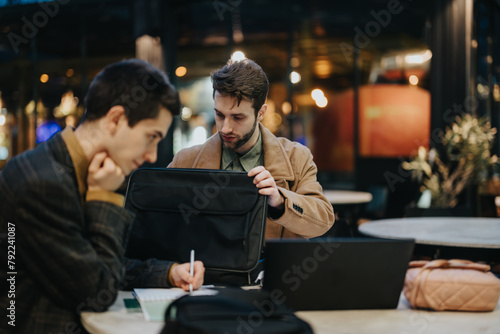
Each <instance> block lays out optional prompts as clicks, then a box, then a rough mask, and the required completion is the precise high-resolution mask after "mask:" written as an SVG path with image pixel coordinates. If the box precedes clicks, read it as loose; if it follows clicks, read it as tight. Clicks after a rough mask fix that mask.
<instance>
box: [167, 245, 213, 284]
mask: <svg viewBox="0 0 500 334" xmlns="http://www.w3.org/2000/svg"><path fill="white" fill-rule="evenodd" d="M191 268H192V269H191ZM191 270H192V271H191ZM171 271H172V272H171V274H172V281H173V283H174V286H175V287H179V288H182V289H183V290H184V291H191V289H190V285H191V286H192V289H193V290H197V289H199V288H200V287H201V286H202V285H203V278H204V276H205V267H204V266H203V262H201V261H195V260H194V252H193V253H192V261H190V262H187V263H181V264H178V265H176V266H174V267H172V269H171Z"/></svg>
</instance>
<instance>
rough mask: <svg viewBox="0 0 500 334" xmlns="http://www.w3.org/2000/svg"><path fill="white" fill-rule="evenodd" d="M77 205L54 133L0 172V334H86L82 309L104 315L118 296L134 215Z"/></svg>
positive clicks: (95, 204)
mask: <svg viewBox="0 0 500 334" xmlns="http://www.w3.org/2000/svg"><path fill="white" fill-rule="evenodd" d="M82 203H83V202H82V198H81V196H80V193H79V191H78V185H77V180H76V175H75V168H74V166H73V163H72V161H71V158H70V156H69V153H68V150H67V148H66V145H65V143H64V141H63V139H62V137H61V135H60V134H56V135H55V136H54V137H53V138H52V139H51V140H49V141H48V142H47V143H44V144H42V145H40V146H38V147H37V148H35V149H33V150H30V151H27V152H25V153H23V154H21V155H19V156H16V157H14V158H12V159H11V160H10V161H9V162H8V163H7V165H6V166H5V168H4V169H3V170H2V171H1V172H0V260H1V261H0V262H1V271H0V280H1V282H2V286H4V287H5V288H2V293H1V295H0V309H1V320H0V322H1V323H0V332H2V333H5V332H15V333H44V334H45V333H53V334H56V333H57V334H59V333H85V332H86V331H85V329H84V328H83V327H82V325H81V323H80V316H79V314H80V312H81V311H84V310H91V311H97V312H99V311H104V310H106V309H107V308H108V307H109V306H110V305H111V304H112V303H113V302H114V300H115V299H116V295H117V288H118V284H119V282H120V281H121V280H122V276H123V272H124V269H123V268H124V266H123V252H124V250H123V246H122V245H123V239H124V235H125V234H127V233H128V230H129V227H130V225H131V222H132V219H133V216H132V215H131V214H130V213H128V212H127V211H126V210H125V209H123V208H121V207H118V206H116V205H114V204H111V203H107V202H101V201H90V202H86V203H85V204H84V206H82ZM9 238H10V239H9ZM9 246H14V247H15V248H13V247H9ZM8 250H9V251H10V252H8ZM13 251H14V252H13ZM9 255H10V256H11V257H10V259H11V262H10V263H8V256H9ZM13 256H14V257H13ZM8 265H12V267H8ZM10 272H14V273H15V274H10ZM6 281H7V282H8V284H7V285H6V284H5V282H6ZM13 303H14V304H13ZM11 305H14V306H15V307H14V311H12V306H11ZM9 307H10V308H11V310H8V308H9ZM5 312H7V314H5ZM12 315H14V316H15V318H14V319H15V322H14V324H15V327H13V326H12V325H11V324H13V323H12V322H11V321H12V319H13V317H12ZM9 316H10V317H9ZM9 322H11V324H9Z"/></svg>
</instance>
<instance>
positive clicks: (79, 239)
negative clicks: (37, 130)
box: [0, 60, 204, 334]
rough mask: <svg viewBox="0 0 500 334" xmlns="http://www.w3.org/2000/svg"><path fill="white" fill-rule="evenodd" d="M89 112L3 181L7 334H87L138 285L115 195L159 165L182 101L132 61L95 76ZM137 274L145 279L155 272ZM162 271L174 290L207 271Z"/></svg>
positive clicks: (1, 274)
mask: <svg viewBox="0 0 500 334" xmlns="http://www.w3.org/2000/svg"><path fill="white" fill-rule="evenodd" d="M85 106H86V112H85V115H84V119H83V121H82V123H81V124H80V126H79V127H78V128H77V129H76V130H73V129H71V128H66V129H65V130H64V131H62V133H58V134H56V135H55V136H54V137H53V138H52V139H50V140H49V141H48V142H47V143H44V144H42V145H40V146H38V147H37V148H35V149H33V150H31V151H28V152H25V153H23V154H21V155H19V156H16V157H14V158H12V159H11V160H10V161H9V162H8V163H7V165H6V166H5V168H4V169H3V170H2V171H1V172H0V245H1V247H0V259H1V261H0V262H1V266H2V270H1V271H0V280H1V281H2V286H4V287H5V288H2V293H1V295H0V308H1V309H2V313H1V315H2V316H1V320H0V332H2V333H5V332H16V333H54V334H55V333H84V332H85V329H84V328H83V327H82V325H81V323H80V317H79V314H80V312H81V311H84V310H91V311H96V312H100V311H104V310H106V309H107V308H108V307H109V306H110V305H111V304H112V303H113V302H114V300H115V299H116V296H117V289H118V288H119V286H120V285H121V284H123V283H125V284H127V283H130V281H129V282H127V281H126V280H127V278H126V277H125V282H124V272H125V270H124V264H123V261H124V259H123V253H124V249H123V244H124V240H125V239H126V235H127V233H128V230H129V227H130V224H131V222H132V219H133V217H132V215H131V214H130V213H128V212H127V211H126V210H125V209H124V208H123V196H121V195H119V194H117V193H115V190H116V189H117V188H118V187H119V186H120V185H121V184H122V183H123V181H124V178H125V176H126V175H128V174H129V173H130V172H131V171H132V170H134V169H135V168H137V167H138V166H140V165H141V164H142V163H143V162H145V161H148V162H154V161H155V160H156V154H157V144H158V142H159V141H160V140H161V138H162V137H164V136H165V135H166V132H167V129H168V127H169V126H170V124H171V122H172V117H173V115H176V114H178V113H179V97H178V94H177V92H176V90H175V89H174V88H173V86H172V85H171V84H170V83H169V82H168V79H167V78H166V76H165V75H164V74H163V73H161V72H160V71H159V70H157V69H155V68H154V67H153V66H151V65H149V64H148V63H146V62H143V61H139V60H127V61H122V62H119V63H116V64H112V65H110V66H108V67H106V68H105V69H104V70H103V71H102V72H101V73H99V74H98V75H97V77H96V78H95V79H94V80H93V82H92V83H91V85H90V87H89V91H88V93H87V96H86V98H85ZM137 266H138V267H141V266H142V267H141V268H140V269H141V270H142V271H146V272H147V263H138V264H137ZM172 268H173V267H172ZM164 269H165V274H166V275H165V276H167V277H168V279H169V283H170V284H171V285H175V286H180V287H183V288H184V289H187V288H188V286H189V284H190V283H192V284H193V285H194V287H195V288H198V287H199V286H200V285H201V284H202V281H203V270H204V269H203V265H202V264H201V263H200V262H197V263H196V265H195V275H194V277H191V276H190V275H189V264H181V265H177V266H175V270H174V269H172V270H170V266H167V267H166V268H164ZM141 270H139V271H138V272H139V273H140V272H141ZM128 279H129V280H134V279H136V278H135V277H132V278H128ZM6 282H7V284H5V283H6ZM5 313H6V314H5Z"/></svg>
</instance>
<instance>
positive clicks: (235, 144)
mask: <svg viewBox="0 0 500 334" xmlns="http://www.w3.org/2000/svg"><path fill="white" fill-rule="evenodd" d="M212 82H213V88H214V93H213V94H214V109H215V121H216V125H217V130H218V132H217V133H216V134H215V135H213V136H212V137H210V138H209V139H208V140H207V141H206V142H205V144H203V145H197V146H193V147H190V148H187V149H184V150H181V151H180V152H179V153H177V154H176V155H175V157H174V160H173V161H172V162H171V163H170V165H169V167H176V168H205V169H224V170H237V171H246V172H247V173H248V176H250V177H253V178H254V183H255V185H256V186H257V187H258V188H259V193H261V194H263V195H267V196H268V205H269V206H268V220H267V225H266V239H267V238H287V237H303V238H312V237H316V236H320V235H322V234H323V233H325V232H326V231H327V230H328V229H329V228H330V227H331V226H332V224H333V222H334V215H333V208H332V206H331V204H330V203H329V202H328V201H327V200H326V198H325V197H324V196H323V192H322V188H321V185H320V184H319V183H318V181H317V179H316V173H317V168H316V165H315V164H314V162H313V157H312V154H311V152H310V151H309V149H308V148H307V147H305V146H303V145H301V144H299V143H296V142H292V141H290V140H288V139H286V138H277V137H275V136H274V135H273V134H272V133H271V132H270V131H269V130H267V129H266V128H265V127H264V126H263V125H262V124H261V123H260V121H261V120H262V119H263V118H264V115H265V113H266V110H267V105H266V104H265V102H266V98H267V92H268V88H269V82H268V80H267V76H266V74H265V73H264V71H263V70H262V68H261V67H260V66H259V65H257V64H256V63H255V62H253V61H252V60H249V59H245V60H242V61H231V60H230V61H229V62H228V63H227V64H226V65H225V66H224V67H222V68H221V69H219V70H217V71H215V72H214V73H212Z"/></svg>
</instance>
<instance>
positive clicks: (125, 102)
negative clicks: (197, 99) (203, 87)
mask: <svg viewBox="0 0 500 334" xmlns="http://www.w3.org/2000/svg"><path fill="white" fill-rule="evenodd" d="M84 104H85V113H84V115H83V119H82V122H85V121H94V120H97V119H100V118H102V117H104V116H105V115H106V114H107V113H108V111H109V109H111V108H112V107H114V106H116V105H120V106H123V107H124V109H125V115H126V116H127V118H128V124H129V126H130V127H133V126H134V125H136V124H137V123H138V122H140V121H141V120H143V119H150V118H156V117H157V116H158V113H159V112H160V106H163V107H165V108H166V109H167V110H168V111H170V112H171V113H172V115H178V114H179V113H180V102H179V94H178V93H177V90H176V89H175V88H174V86H172V84H171V83H170V81H169V80H168V78H167V76H166V75H165V73H163V72H162V71H160V70H159V69H157V68H156V67H154V66H153V65H151V64H150V63H148V62H146V61H143V60H140V59H129V60H124V61H120V62H117V63H114V64H111V65H108V66H106V67H105V68H104V69H103V70H102V71H101V72H99V74H97V76H96V77H95V78H94V80H92V82H91V83H90V87H89V90H88V92H87V94H86V96H85V102H84Z"/></svg>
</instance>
